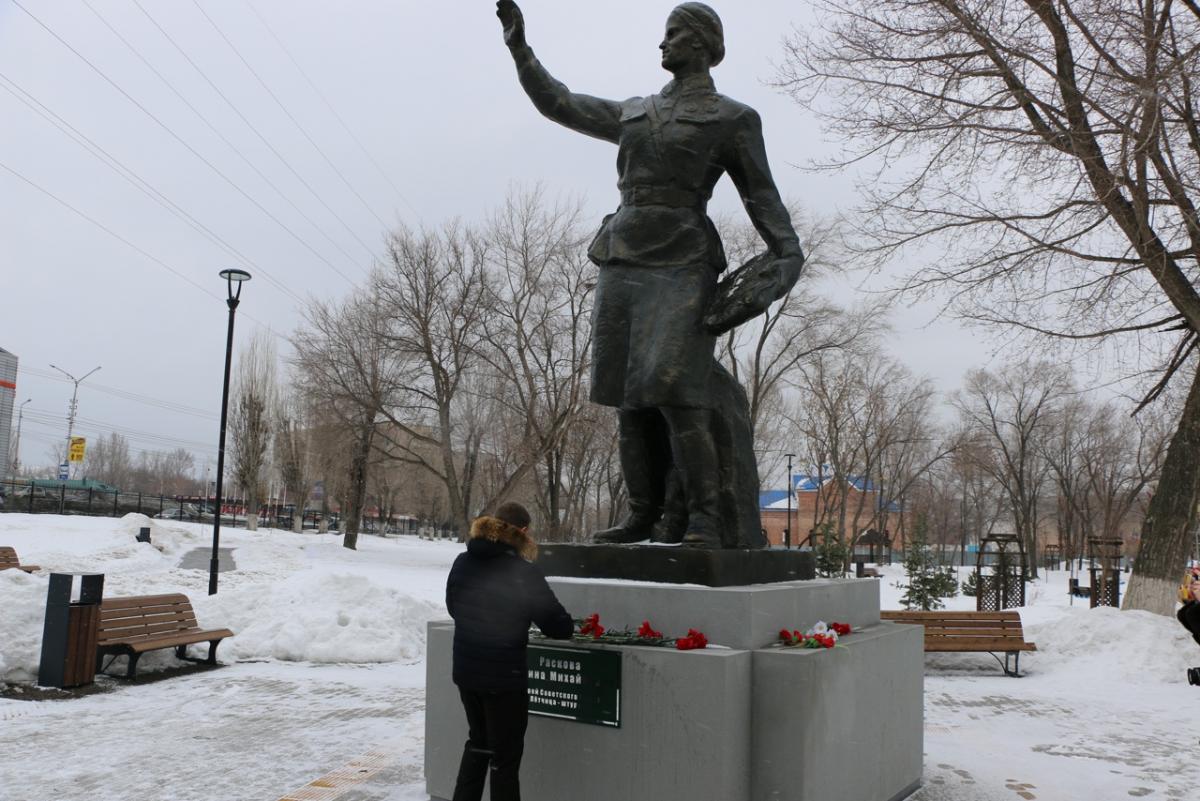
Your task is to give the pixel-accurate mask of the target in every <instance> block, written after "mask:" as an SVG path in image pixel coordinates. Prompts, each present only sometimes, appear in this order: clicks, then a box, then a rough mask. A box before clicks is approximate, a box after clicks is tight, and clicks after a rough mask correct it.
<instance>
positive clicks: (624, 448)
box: [592, 409, 670, 543]
mask: <svg viewBox="0 0 1200 801" xmlns="http://www.w3.org/2000/svg"><path fill="white" fill-rule="evenodd" d="M617 420H618V423H619V424H620V431H619V434H618V437H617V446H618V449H619V451H620V456H621V472H622V474H623V475H624V477H625V487H626V489H627V490H628V491H629V513H628V514H626V515H625V519H624V520H622V521H621V522H620V523H618V524H617V525H615V526H613V527H612V528H606V529H604V530H603V531H597V532H596V533H595V534H593V535H592V540H593V541H594V542H599V543H629V542H642V541H643V540H648V539H650V537H651V535H652V534H653V533H654V524H655V523H657V522H658V519H659V518H660V517H662V512H663V490H664V487H663V485H664V480H665V476H666V470H667V463H668V460H669V459H670V451H669V447H670V446H669V445H668V444H667V442H666V421H665V420H663V418H662V415H661V414H659V412H658V411H657V410H656V409H620V410H618V412H617Z"/></svg>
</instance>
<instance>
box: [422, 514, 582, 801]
mask: <svg viewBox="0 0 1200 801" xmlns="http://www.w3.org/2000/svg"><path fill="white" fill-rule="evenodd" d="M536 556H537V545H536V543H534V541H533V539H532V538H531V537H530V536H529V512H528V511H526V510H525V507H523V506H521V505H520V504H519V503H513V502H508V503H504V504H502V505H501V506H500V508H498V509H497V510H496V513H495V515H494V516H484V517H480V518H477V519H476V520H475V521H474V522H473V523H472V524H471V536H470V539H469V541H468V542H467V552H466V553H464V554H460V555H459V557H458V558H457V559H456V560H455V561H454V566H453V567H452V568H451V569H450V576H449V578H448V579H447V580H446V608H447V609H448V610H449V611H450V616H451V617H452V618H454V683H455V684H456V685H458V692H459V695H460V697H461V698H462V703H463V708H464V709H465V710H466V713H467V727H468V735H467V744H466V747H465V748H464V749H463V756H462V762H461V763H460V765H459V770H458V781H457V783H456V785H455V788H454V799H453V801H480V799H481V798H482V797H483V785H484V780H485V778H487V776H488V767H489V765H490V767H491V786H492V801H519V799H520V797H521V790H520V782H519V776H518V774H519V771H520V768H521V756H522V753H523V752H524V749H525V727H526V724H527V722H528V719H529V712H528V704H529V692H528V685H527V676H528V668H527V665H526V661H525V649H526V646H527V645H528V642H529V624H530V623H531V622H532V623H536V624H537V627H538V628H539V629H541V631H542V633H543V634H545V635H546V636H548V637H553V638H556V639H568V638H569V637H570V636H571V634H572V633H573V632H574V630H575V623H574V621H572V620H571V616H570V615H568V614H567V611H566V610H565V609H563V607H562V604H560V603H559V602H558V599H557V598H556V597H555V596H554V592H553V591H552V590H551V589H550V585H549V584H547V583H546V578H545V576H543V575H542V572H541V571H540V570H538V568H537V567H536V566H534V564H533V560H534V559H535V558H536Z"/></svg>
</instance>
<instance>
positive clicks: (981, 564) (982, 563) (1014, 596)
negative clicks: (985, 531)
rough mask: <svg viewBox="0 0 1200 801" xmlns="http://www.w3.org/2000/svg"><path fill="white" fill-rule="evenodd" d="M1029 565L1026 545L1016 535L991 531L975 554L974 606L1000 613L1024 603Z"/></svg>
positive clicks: (981, 610) (983, 610) (984, 610)
mask: <svg viewBox="0 0 1200 801" xmlns="http://www.w3.org/2000/svg"><path fill="white" fill-rule="evenodd" d="M1028 571H1029V564H1028V562H1027V561H1026V558H1025V546H1024V545H1023V544H1022V543H1021V538H1020V537H1018V536H1017V535H1015V534H991V535H989V536H987V537H984V538H983V542H981V543H979V552H978V554H976V556H975V586H976V588H977V589H976V591H975V609H976V610H977V611H980V612H999V611H1000V610H1002V609H1011V608H1014V607H1018V606H1024V605H1025V576H1026V574H1027V573H1028Z"/></svg>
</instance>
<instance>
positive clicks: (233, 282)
mask: <svg viewBox="0 0 1200 801" xmlns="http://www.w3.org/2000/svg"><path fill="white" fill-rule="evenodd" d="M220 275H221V277H222V278H224V279H225V284H226V288H227V290H228V297H227V298H226V300H225V303H226V305H227V306H229V333H228V334H227V335H226V337H225V383H224V385H223V387H222V389H221V435H220V439H219V440H218V443H217V506H216V509H214V510H213V546H212V559H211V560H210V561H209V563H208V594H209V595H216V594H217V570H218V567H219V563H218V561H217V554H218V548H219V547H220V545H221V492H222V489H223V487H222V483H223V480H224V478H225V423H226V422H227V421H228V419H229V367H230V365H231V364H232V362H233V317H234V313H235V312H236V311H237V307H238V301H239V299H240V298H241V296H242V284H243V283H245V282H246V281H249V280H250V273H248V272H246V271H245V270H221V272H220Z"/></svg>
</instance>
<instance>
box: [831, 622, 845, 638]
mask: <svg viewBox="0 0 1200 801" xmlns="http://www.w3.org/2000/svg"><path fill="white" fill-rule="evenodd" d="M829 628H831V629H833V630H834V631H836V632H837V635H838V636H839V637H845V636H846V635H847V634H849V633H850V624H849V623H830V624H829Z"/></svg>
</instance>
